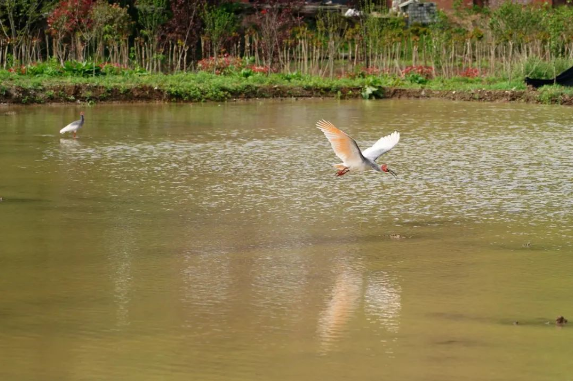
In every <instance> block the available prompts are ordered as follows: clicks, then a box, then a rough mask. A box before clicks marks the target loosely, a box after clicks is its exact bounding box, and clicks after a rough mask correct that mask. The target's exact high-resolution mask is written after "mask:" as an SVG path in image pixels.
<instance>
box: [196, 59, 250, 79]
mask: <svg viewBox="0 0 573 381" xmlns="http://www.w3.org/2000/svg"><path fill="white" fill-rule="evenodd" d="M243 65H244V64H243V60H242V59H241V58H240V57H233V56H230V55H228V54H225V55H224V56H222V57H217V58H216V59H215V57H209V58H204V59H202V60H201V61H199V62H198V63H197V67H198V69H199V70H202V71H207V72H211V73H215V74H224V73H225V72H228V71H229V70H230V69H231V68H235V69H240V68H242V67H243Z"/></svg>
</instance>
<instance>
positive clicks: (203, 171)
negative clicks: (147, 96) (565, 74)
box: [0, 100, 573, 381]
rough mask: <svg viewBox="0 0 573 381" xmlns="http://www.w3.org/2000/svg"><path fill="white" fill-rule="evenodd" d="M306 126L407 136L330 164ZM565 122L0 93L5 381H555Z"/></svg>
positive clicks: (569, 164) (344, 104) (568, 209)
mask: <svg viewBox="0 0 573 381" xmlns="http://www.w3.org/2000/svg"><path fill="white" fill-rule="evenodd" d="M82 110H83V111H85V115H86V124H85V127H84V128H83V129H82V130H80V132H79V138H78V139H77V140H73V139H71V138H70V137H69V136H65V137H62V136H60V135H59V134H58V131H59V129H60V128H61V127H63V126H64V125H66V124H67V123H69V122H70V121H73V120H76V119H78V115H79V112H80V111H82ZM319 119H327V120H330V121H332V122H333V123H334V124H336V125H337V126H338V127H339V128H341V129H343V130H345V131H346V132H348V133H349V134H350V135H351V136H353V137H354V138H355V139H356V140H357V141H358V143H359V145H360V146H361V147H363V148H365V147H367V146H368V145H369V144H371V143H373V142H374V141H375V140H376V139H378V138H379V137H380V136H382V135H386V134H388V133H390V132H392V131H394V130H399V131H400V132H401V136H402V138H401V141H400V143H399V144H398V145H397V146H396V148H395V149H394V150H392V151H391V152H389V153H388V154H386V155H384V156H383V157H382V158H381V160H380V162H381V163H388V165H389V167H390V168H391V169H393V170H395V171H396V172H397V173H398V177H397V178H396V179H395V178H393V177H392V176H389V175H387V174H383V175H381V174H379V173H375V172H373V171H372V172H371V173H362V174H352V173H350V174H348V175H345V176H343V177H340V178H337V177H335V176H334V174H335V169H334V168H333V167H332V166H331V165H332V164H334V163H337V162H338V160H337V158H336V157H335V156H334V153H333V152H332V150H331V148H330V145H329V143H328V142H327V140H326V139H325V137H324V135H323V134H322V133H321V132H320V131H319V130H318V129H316V128H315V127H314V124H315V123H316V121H317V120H319ZM572 125H573V108H568V107H550V106H532V105H524V104H484V103H458V102H449V101H438V100H431V101H428V100H423V101H410V100H383V101H358V100H357V101H335V100H299V101H294V100H288V101H287V100H285V101H265V102H255V101H253V102H248V103H247V102H245V103H227V104H217V103H209V104H145V105H143V104H134V105H125V104H122V105H96V106H93V107H85V106H81V107H80V106H75V105H74V106H72V105H67V106H38V107H36V106H34V107H3V108H0V196H1V197H2V198H3V201H2V202H0V295H1V299H0V327H1V330H0V358H2V366H1V367H0V378H1V379H3V380H60V381H61V380H80V379H81V380H138V381H141V380H207V381H209V380H245V381H247V380H329V381H335V380H349V379H355V380H420V381H421V380H424V381H426V380H436V381H447V380H452V381H458V380H476V381H477V380H504V381H507V380H520V381H526V380H535V381H540V380H563V379H568V378H569V377H570V376H571V374H573V362H572V361H571V354H572V349H571V348H572V347H571V343H572V342H573V327H568V326H567V325H565V326H564V327H558V326H556V325H555V323H554V322H555V318H556V317H557V316H558V315H564V316H565V317H573V303H572V299H571V290H573V277H572V276H571V272H572V270H573V244H572V243H573V215H572V210H573V170H572V169H573V130H572V128H571V126H572ZM514 321H517V322H519V324H517V325H516V324H514V323H513V322H514ZM547 322H549V324H547ZM569 324H573V322H572V323H569Z"/></svg>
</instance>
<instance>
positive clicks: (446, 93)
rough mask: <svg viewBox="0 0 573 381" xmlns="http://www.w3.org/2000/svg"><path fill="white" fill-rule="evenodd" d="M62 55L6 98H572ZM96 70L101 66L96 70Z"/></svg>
mask: <svg viewBox="0 0 573 381" xmlns="http://www.w3.org/2000/svg"><path fill="white" fill-rule="evenodd" d="M66 67H67V68H68V69H69V70H68V69H62V67H60V66H59V64H58V63H57V62H53V63H52V64H49V63H45V64H42V65H37V66H35V67H24V69H21V70H19V71H8V70H0V102H7V103H22V104H31V103H50V102H77V101H81V102H87V103H96V102H105V101H194V102H201V101H226V100H232V99H237V98H240V99H248V98H274V97H295V98H298V97H333V98H341V99H345V98H363V99H375V98H388V97H394V96H406V97H408V96H410V97H412V96H413V97H442V98H443V97H446V98H450V99H462V100H486V101H487V100H493V101H495V100H522V101H527V102H539V103H566V104H571V102H570V99H573V89H569V88H562V87H559V86H545V87H543V88H541V89H540V90H538V91H526V87H525V84H524V83H523V80H522V79H521V78H513V79H512V80H508V79H505V78H496V77H481V76H480V77H475V76H458V77H453V78H447V77H443V76H436V75H435V74H434V71H433V70H431V69H432V68H429V67H424V66H418V67H409V68H406V70H404V72H403V73H402V75H395V74H386V73H372V72H371V71H365V70H362V71H360V72H357V73H351V74H348V75H345V76H338V77H335V78H329V77H326V78H325V77H320V76H311V75H303V74H300V73H297V72H295V73H265V72H256V71H253V70H252V69H249V68H244V67H242V68H241V67H234V66H228V67H226V68H225V70H224V72H223V73H220V74H214V73H213V72H212V71H210V70H208V71H199V72H193V73H174V74H161V73H157V74H151V73H148V72H146V71H143V70H132V69H122V68H116V67H112V68H107V67H105V66H104V67H100V68H98V70H96V69H95V68H94V67H93V66H91V65H86V64H80V63H73V62H69V63H67V65H64V68H66ZM94 73H95V74H94Z"/></svg>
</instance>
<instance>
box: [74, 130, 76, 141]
mask: <svg viewBox="0 0 573 381" xmlns="http://www.w3.org/2000/svg"><path fill="white" fill-rule="evenodd" d="M75 138H76V132H75V131H74V139H75Z"/></svg>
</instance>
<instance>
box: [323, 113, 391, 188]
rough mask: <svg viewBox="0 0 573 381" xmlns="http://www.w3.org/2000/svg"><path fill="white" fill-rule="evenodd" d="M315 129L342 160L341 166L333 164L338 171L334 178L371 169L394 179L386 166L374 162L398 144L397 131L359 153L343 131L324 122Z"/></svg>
mask: <svg viewBox="0 0 573 381" xmlns="http://www.w3.org/2000/svg"><path fill="white" fill-rule="evenodd" d="M316 127H318V128H319V129H320V130H321V131H322V132H324V135H325V136H326V138H327V139H328V140H329V141H330V144H331V145H332V149H333V150H334V153H335V154H336V156H338V157H339V158H340V160H342V163H341V164H334V166H335V167H336V168H337V169H338V172H337V173H336V176H342V175H344V174H345V173H347V172H348V171H365V170H367V169H373V170H375V171H378V172H386V173H390V174H392V175H393V176H394V177H396V173H395V172H394V171H393V170H391V169H390V168H388V166H387V165H386V164H382V165H378V164H376V160H377V159H378V158H379V157H380V156H382V155H383V154H385V153H386V152H388V151H390V150H391V149H392V148H394V146H395V145H396V144H398V141H399V140H400V133H399V132H398V131H394V132H392V133H391V134H390V135H388V136H384V137H383V138H380V139H379V140H378V141H377V142H376V143H374V145H373V146H372V147H370V148H367V149H365V150H364V151H361V150H360V148H359V147H358V144H356V141H354V139H352V138H351V137H350V136H348V135H347V134H346V133H345V132H344V131H342V130H339V129H338V128H336V127H335V126H334V124H332V123H330V122H327V121H326V120H320V121H318V122H317V123H316Z"/></svg>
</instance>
